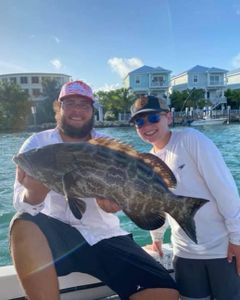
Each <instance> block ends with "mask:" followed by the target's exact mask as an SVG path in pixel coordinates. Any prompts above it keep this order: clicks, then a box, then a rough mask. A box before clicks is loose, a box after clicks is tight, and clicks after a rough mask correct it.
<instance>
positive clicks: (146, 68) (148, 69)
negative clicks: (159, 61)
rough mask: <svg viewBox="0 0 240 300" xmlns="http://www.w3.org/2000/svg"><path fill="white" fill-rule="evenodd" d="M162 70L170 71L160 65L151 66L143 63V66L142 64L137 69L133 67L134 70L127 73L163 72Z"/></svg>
mask: <svg viewBox="0 0 240 300" xmlns="http://www.w3.org/2000/svg"><path fill="white" fill-rule="evenodd" d="M163 72H165V73H171V71H170V70H167V69H164V68H162V67H156V68H152V67H149V66H146V65H144V66H142V67H140V68H138V69H135V70H133V71H131V72H129V73H128V75H129V74H134V73H136V74H140V73H163Z"/></svg>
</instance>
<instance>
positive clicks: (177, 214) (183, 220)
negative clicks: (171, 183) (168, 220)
mask: <svg viewBox="0 0 240 300" xmlns="http://www.w3.org/2000/svg"><path fill="white" fill-rule="evenodd" d="M177 198H178V200H180V201H177V204H178V209H174V210H173V212H171V213H169V212H167V213H168V214H169V215H170V216H172V217H173V218H174V219H175V220H176V222H177V223H178V224H179V226H180V227H181V228H182V229H183V231H184V232H185V233H186V235H187V236H188V237H189V238H190V239H191V240H192V241H194V242H195V243H196V244H197V243H198V242H197V236H196V225H195V221H194V215H195V214H196V212H197V211H198V210H199V208H200V207H202V206H203V205H204V204H206V203H207V202H209V200H206V199H200V198H192V197H184V196H177Z"/></svg>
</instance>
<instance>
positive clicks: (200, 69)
mask: <svg viewBox="0 0 240 300" xmlns="http://www.w3.org/2000/svg"><path fill="white" fill-rule="evenodd" d="M186 72H188V73H190V72H194V73H203V72H208V73H226V72H227V70H224V69H220V68H215V67H211V68H208V67H203V66H199V65H196V66H195V67H193V68H191V69H189V70H188V71H186Z"/></svg>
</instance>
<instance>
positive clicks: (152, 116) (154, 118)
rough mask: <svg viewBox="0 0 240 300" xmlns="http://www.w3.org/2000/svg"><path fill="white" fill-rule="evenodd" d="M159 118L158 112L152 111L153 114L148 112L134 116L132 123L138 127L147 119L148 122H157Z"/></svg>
mask: <svg viewBox="0 0 240 300" xmlns="http://www.w3.org/2000/svg"><path fill="white" fill-rule="evenodd" d="M160 119H161V116H160V113H157V114H156V113H154V114H148V115H146V116H145V117H141V118H136V119H135V120H134V121H133V123H134V125H135V126H136V127H137V128H138V129H140V128H142V127H143V125H144V124H145V123H146V121H148V123H151V124H153V123H158V122H159V121H160Z"/></svg>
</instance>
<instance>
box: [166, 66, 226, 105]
mask: <svg viewBox="0 0 240 300" xmlns="http://www.w3.org/2000/svg"><path fill="white" fill-rule="evenodd" d="M226 75H227V70H223V69H219V68H214V67H212V68H207V67H203V66H199V65H196V66H195V67H193V68H191V69H189V70H187V71H185V72H183V73H181V74H179V75H175V76H173V77H172V78H171V88H170V89H171V92H172V91H180V92H181V91H184V90H187V89H190V90H192V89H193V88H195V89H203V90H204V91H205V99H207V100H209V101H210V102H211V103H212V104H213V105H214V106H216V105H218V104H223V103H226V98H225V97H224V91H225V90H226V89H227V82H226Z"/></svg>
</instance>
